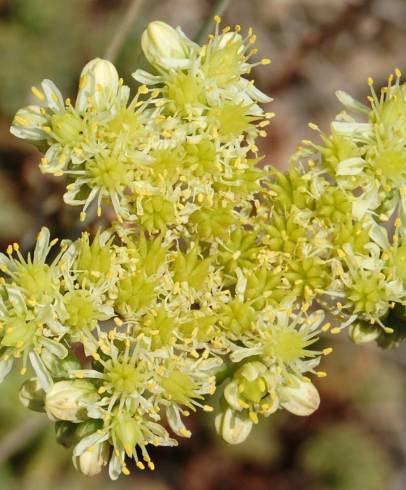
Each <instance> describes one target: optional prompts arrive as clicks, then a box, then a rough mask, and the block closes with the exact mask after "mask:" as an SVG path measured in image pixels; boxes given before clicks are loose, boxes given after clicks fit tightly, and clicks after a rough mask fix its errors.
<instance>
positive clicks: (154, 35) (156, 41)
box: [141, 21, 189, 70]
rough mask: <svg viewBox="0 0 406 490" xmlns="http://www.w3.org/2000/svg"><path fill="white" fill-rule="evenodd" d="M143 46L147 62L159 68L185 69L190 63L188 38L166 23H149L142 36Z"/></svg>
mask: <svg viewBox="0 0 406 490" xmlns="http://www.w3.org/2000/svg"><path fill="white" fill-rule="evenodd" d="M141 45H142V49H143V51H144V54H145V57H146V58H147V60H148V61H149V62H150V63H151V65H153V66H155V67H157V68H161V69H164V70H167V69H170V68H185V67H186V66H187V64H188V62H189V61H188V59H187V57H188V51H189V50H188V43H187V41H186V38H185V37H184V36H182V34H181V32H180V31H179V30H177V29H174V28H173V27H171V26H169V25H168V24H166V23H165V22H161V21H155V22H151V23H149V24H148V27H147V28H146V29H145V31H144V32H143V34H142V38H141Z"/></svg>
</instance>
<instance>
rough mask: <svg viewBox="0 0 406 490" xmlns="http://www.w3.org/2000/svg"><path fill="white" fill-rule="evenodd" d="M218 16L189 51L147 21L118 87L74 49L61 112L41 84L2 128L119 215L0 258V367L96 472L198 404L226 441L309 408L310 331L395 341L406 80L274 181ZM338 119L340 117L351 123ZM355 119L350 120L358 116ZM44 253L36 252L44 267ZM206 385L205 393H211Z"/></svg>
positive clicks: (125, 459) (126, 467)
mask: <svg viewBox="0 0 406 490" xmlns="http://www.w3.org/2000/svg"><path fill="white" fill-rule="evenodd" d="M215 20H216V29H215V32H214V34H212V35H210V36H209V40H208V43H207V44H205V45H203V46H199V45H197V44H195V43H194V42H193V41H191V40H190V39H188V38H187V37H186V36H185V35H184V33H183V32H182V31H181V30H180V29H179V28H177V29H176V30H175V29H173V28H172V27H170V26H168V25H166V24H164V23H162V22H153V23H151V24H150V25H149V26H148V27H147V29H146V31H145V32H144V34H143V36H142V48H143V51H144V54H145V56H146V58H147V59H148V61H149V62H150V64H151V67H152V71H153V73H149V72H146V71H143V70H137V71H136V72H135V73H134V74H133V77H134V78H135V79H136V80H137V81H138V82H139V87H138V90H137V92H136V94H135V95H134V96H131V95H130V90H129V88H128V87H127V86H126V85H124V83H123V80H122V79H121V78H119V75H118V74H117V71H116V69H115V67H114V66H113V64H112V63H110V62H109V61H106V60H102V59H94V60H92V61H90V62H89V63H88V64H87V65H86V66H85V68H84V69H83V71H82V74H81V76H80V81H79V90H78V94H77V98H76V101H75V103H73V102H72V101H71V100H69V99H66V100H64V99H63V97H62V95H61V94H60V92H59V90H58V89H57V87H56V86H55V85H54V84H53V83H52V82H51V81H50V80H44V81H43V82H42V84H41V87H40V88H38V87H33V89H32V92H33V95H34V96H35V97H36V98H37V99H38V101H39V103H38V105H30V106H28V107H25V108H23V109H21V110H19V111H18V113H17V114H16V116H15V118H14V121H13V125H12V128H11V132H12V133H13V134H14V135H16V136H17V137H20V138H23V139H26V140H28V141H30V142H32V143H34V144H35V145H36V146H37V147H38V148H39V149H40V150H41V151H42V152H43V157H42V159H41V163H40V168H41V170H42V172H44V173H51V174H53V175H55V176H60V177H62V176H64V177H65V182H66V183H67V185H66V192H65V194H64V200H65V202H66V203H67V204H69V205H73V206H80V207H81V219H82V220H84V219H85V218H86V214H87V213H88V212H89V209H92V207H93V206H94V208H95V209H96V210H97V215H98V216H100V215H101V214H102V213H103V209H105V208H106V207H109V208H112V209H113V210H114V213H115V220H114V222H112V223H111V227H110V228H109V229H107V230H104V231H102V230H99V231H98V232H97V233H96V235H95V236H94V237H93V238H91V237H90V236H89V234H88V233H87V232H83V233H82V235H81V237H79V238H78V239H77V240H74V241H69V240H62V241H61V242H58V240H56V239H55V240H52V239H51V238H50V233H49V231H48V230H47V229H46V228H43V229H42V230H41V231H40V233H39V235H38V238H37V243H36V247H35V250H34V252H33V253H32V254H31V255H28V257H27V258H24V257H23V256H22V254H21V252H20V251H19V246H18V244H17V243H14V244H12V245H10V246H9V247H8V249H7V251H6V253H5V254H1V255H0V271H1V273H2V274H1V279H0V281H1V282H0V380H2V379H4V378H5V376H6V375H7V374H8V373H9V372H10V370H11V369H12V367H13V366H14V365H16V366H18V369H19V370H20V372H21V374H22V375H25V374H26V373H27V371H28V370H30V372H31V371H32V372H33V374H34V375H35V377H32V378H29V379H27V381H25V382H24V384H23V385H22V387H21V390H20V400H21V402H22V403H23V404H24V405H25V406H26V407H28V408H30V409H32V410H36V411H43V412H46V414H47V415H48V417H49V418H50V420H52V421H54V422H55V427H56V436H57V440H58V442H60V443H61V444H63V445H65V446H67V447H70V446H73V462H74V465H75V467H76V468H77V469H78V470H80V471H81V472H83V473H85V474H88V475H94V474H96V473H98V472H100V471H101V470H102V469H103V467H104V466H106V465H108V467H109V474H110V477H111V478H113V479H116V478H118V476H119V475H120V474H121V473H123V474H125V475H128V474H129V473H130V468H131V465H130V464H129V462H130V460H131V459H132V460H134V464H135V466H136V467H137V468H138V469H140V470H143V469H145V468H149V469H150V470H153V469H154V467H155V466H154V462H153V461H152V460H151V457H150V454H149V450H150V448H151V446H174V445H177V443H178V442H177V438H176V436H177V437H190V436H191V432H190V430H189V429H188V428H187V424H185V420H187V417H188V416H189V415H191V414H192V413H193V412H195V411H196V410H198V409H202V410H203V411H206V412H211V411H213V404H214V405H216V414H215V426H216V430H217V432H218V433H219V434H220V435H221V436H222V437H223V438H224V440H226V441H227V442H229V443H231V444H237V443H240V442H242V441H244V440H245V439H246V437H247V436H248V435H249V433H250V431H251V428H252V427H253V425H254V424H257V423H258V422H259V420H260V418H261V417H268V416H269V415H271V414H272V413H274V412H275V411H276V410H278V409H286V410H288V411H290V412H291V413H293V414H296V415H302V416H303V415H309V414H311V413H312V412H314V411H315V410H316V409H317V408H318V406H319V402H320V399H319V394H318V391H317V389H316V387H315V386H314V385H313V383H312V381H311V379H310V377H309V375H315V376H316V377H324V376H325V375H326V373H325V372H324V371H320V370H318V365H319V363H320V360H321V358H322V357H323V356H325V355H328V354H330V353H331V352H332V348H331V347H324V348H323V347H322V346H320V342H318V340H319V337H320V335H321V334H323V332H328V331H330V332H331V333H332V334H336V333H339V332H341V331H342V330H343V329H344V328H347V327H348V332H349V335H350V337H351V338H352V340H354V341H355V342H357V343H358V342H366V341H370V340H377V341H378V343H379V344H380V345H381V346H387V345H392V344H396V343H397V342H398V341H399V340H400V339H401V337H402V332H401V330H402V326H403V323H402V322H404V321H406V313H405V305H406V302H405V301H406V240H404V237H405V234H406V170H404V168H405V169H406V167H405V165H404V161H405V158H406V130H405V128H406V121H405V114H406V86H405V85H402V84H401V83H400V73H399V72H398V70H397V71H396V74H395V76H390V78H389V82H388V86H387V87H385V88H384V89H382V90H381V92H380V94H376V92H375V91H374V89H373V82H372V81H370V83H369V85H370V86H371V92H372V95H371V96H370V98H369V105H368V106H366V105H364V104H361V103H359V102H357V101H355V100H354V99H353V98H352V97H350V96H349V95H348V94H345V93H342V92H339V93H338V98H339V100H340V101H341V102H342V103H343V105H344V107H345V109H346V110H347V111H348V112H342V113H341V114H339V115H338V116H337V119H336V121H334V122H333V124H332V126H331V133H330V134H324V133H322V132H321V131H320V130H319V129H318V128H317V127H316V126H315V125H311V127H312V128H313V129H315V130H316V131H318V132H319V134H320V140H319V142H317V143H315V142H310V141H304V142H303V144H302V146H301V147H299V148H298V151H297V152H296V153H295V155H294V156H293V157H292V161H291V164H290V167H289V169H288V171H287V172H285V173H282V172H280V171H278V170H277V169H275V168H272V167H270V166H261V165H259V162H260V161H261V156H260V154H259V149H258V146H257V143H258V139H259V138H262V137H265V136H266V134H267V133H266V131H267V126H268V125H269V123H270V120H271V119H272V117H273V114H272V113H269V112H265V111H264V109H263V108H262V106H261V104H264V103H268V102H270V101H271V99H270V98H269V97H267V96H266V95H265V94H263V93H262V92H260V91H259V90H258V89H257V88H256V87H255V85H254V81H253V80H251V79H250V78H249V76H250V74H251V71H252V68H253V67H255V66H257V65H267V64H269V63H270V61H269V60H268V59H263V60H261V61H259V62H254V61H252V59H253V58H256V54H257V49H256V48H254V47H253V45H254V44H255V40H256V36H255V34H254V33H253V32H252V30H251V29H249V30H248V33H247V34H245V35H244V34H243V33H242V32H241V28H240V26H236V27H235V28H234V30H232V29H230V28H229V27H226V28H224V29H222V30H220V27H219V24H220V19H219V18H216V19H215ZM350 114H354V116H352V115H350ZM356 114H360V118H361V120H360V121H358V119H356V118H355V115H356ZM50 257H52V259H50ZM216 391H217V392H219V394H220V396H219V399H218V400H217V401H216V402H215V401H214V400H215V399H214V398H213V397H212V395H214V393H215V392H216Z"/></svg>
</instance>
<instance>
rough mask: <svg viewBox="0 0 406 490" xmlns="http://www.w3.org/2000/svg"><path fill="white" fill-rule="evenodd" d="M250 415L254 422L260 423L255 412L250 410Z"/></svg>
mask: <svg viewBox="0 0 406 490" xmlns="http://www.w3.org/2000/svg"><path fill="white" fill-rule="evenodd" d="M249 417H250V419H251V420H252V422H253V423H254V424H257V423H258V415H257V414H256V413H255V412H250V413H249Z"/></svg>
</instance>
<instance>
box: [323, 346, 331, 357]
mask: <svg viewBox="0 0 406 490" xmlns="http://www.w3.org/2000/svg"><path fill="white" fill-rule="evenodd" d="M332 352H333V348H332V347H326V348H325V349H323V354H324V355H325V356H328V355H329V354H331V353H332Z"/></svg>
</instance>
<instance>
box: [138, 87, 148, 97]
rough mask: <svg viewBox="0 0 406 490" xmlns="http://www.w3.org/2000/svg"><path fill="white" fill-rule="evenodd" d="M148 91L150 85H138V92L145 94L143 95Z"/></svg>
mask: <svg viewBox="0 0 406 490" xmlns="http://www.w3.org/2000/svg"><path fill="white" fill-rule="evenodd" d="M148 92H149V90H148V87H147V86H146V85H140V86H139V87H138V93H139V94H143V95H145V94H147V93H148Z"/></svg>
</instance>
